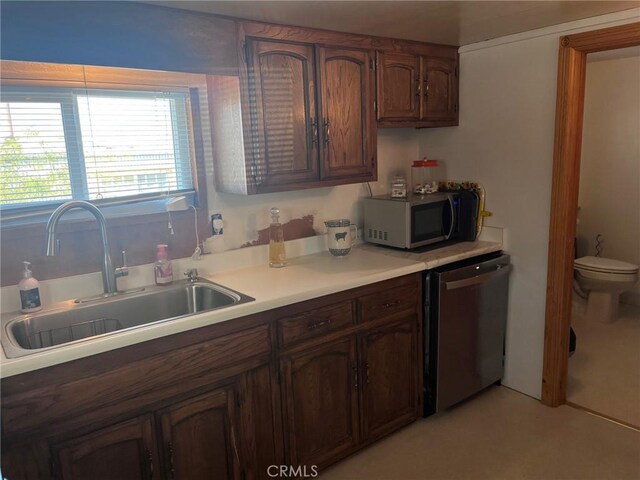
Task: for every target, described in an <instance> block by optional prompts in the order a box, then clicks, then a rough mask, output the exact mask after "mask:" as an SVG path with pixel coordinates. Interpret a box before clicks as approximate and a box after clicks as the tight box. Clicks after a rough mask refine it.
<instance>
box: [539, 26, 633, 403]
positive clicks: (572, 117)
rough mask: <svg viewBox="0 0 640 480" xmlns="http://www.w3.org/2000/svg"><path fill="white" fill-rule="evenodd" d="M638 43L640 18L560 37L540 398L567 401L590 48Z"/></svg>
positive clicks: (607, 48) (597, 49) (607, 47)
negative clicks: (637, 20)
mask: <svg viewBox="0 0 640 480" xmlns="http://www.w3.org/2000/svg"><path fill="white" fill-rule="evenodd" d="M636 45H640V23H632V24H627V25H622V26H618V27H611V28H605V29H600V30H594V31H591V32H585V33H579V34H575V35H568V36H565V37H562V38H561V39H560V51H559V56H558V93H557V99H556V122H555V124H556V127H555V144H554V160H553V182H552V191H551V220H550V226H549V255H548V272H547V302H546V314H545V335H544V363H543V373H542V402H543V403H544V404H545V405H548V406H552V407H557V406H559V405H562V404H564V403H565V402H566V397H567V376H568V375H567V374H568V358H569V331H570V319H571V301H572V285H573V261H574V239H575V236H576V217H577V210H578V189H579V178H580V155H581V145H582V119H583V118H582V117H583V110H584V93H585V77H586V57H587V54H588V53H594V52H599V51H605V50H614V49H619V48H626V47H632V46H636Z"/></svg>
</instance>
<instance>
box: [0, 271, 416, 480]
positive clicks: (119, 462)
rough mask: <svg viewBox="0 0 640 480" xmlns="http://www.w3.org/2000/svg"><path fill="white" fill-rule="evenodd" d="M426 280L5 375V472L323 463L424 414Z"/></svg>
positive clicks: (121, 477) (228, 475) (102, 473)
mask: <svg viewBox="0 0 640 480" xmlns="http://www.w3.org/2000/svg"><path fill="white" fill-rule="evenodd" d="M420 281H421V276H420V274H412V275H407V276H405V277H400V278H396V279H393V280H388V281H386V282H381V283H378V284H373V285H368V286H364V287H360V288H357V289H354V290H349V291H345V292H340V293H336V294H333V295H329V296H326V297H321V298H317V299H314V300H309V301H306V302H301V303H297V304H294V305H290V306H287V307H282V308H279V309H276V310H271V311H268V312H263V313H260V314H257V315H252V316H249V317H243V318H239V319H236V320H234V321H229V322H221V323H219V324H216V325H212V326H210V327H205V328H203V329H199V330H193V331H189V332H184V333H181V334H176V335H172V336H170V337H164V338H160V339H156V340H152V341H150V342H145V343H143V344H139V345H133V346H130V347H125V348H123V349H119V350H114V351H111V352H105V353H102V354H98V355H95V356H92V357H88V358H85V359H79V360H75V361H73V362H68V363H65V364H61V365H57V366H53V367H49V368H46V369H42V370H38V371H34V372H30V373H26V374H22V375H17V376H14V377H8V378H4V379H2V398H1V404H2V412H1V413H2V417H1V418H2V445H1V446H2V473H3V475H4V476H5V477H6V478H8V479H10V480H21V479H22V480H26V479H43V478H57V479H59V480H69V479H73V480H84V479H88V480H89V479H90V480H101V479H105V480H112V479H117V480H128V479H188V480H192V479H194V480H198V479H207V480H208V479H216V480H218V479H220V480H224V479H230V480H244V479H246V480H251V479H268V478H272V477H270V474H271V475H273V473H274V472H275V470H274V467H273V466H276V467H275V468H278V466H280V465H292V466H294V467H302V468H304V467H306V471H307V472H308V473H313V471H314V470H312V469H311V467H312V466H314V465H315V466H316V467H317V468H318V469H322V468H324V467H326V466H328V465H330V464H332V463H335V462H336V461H338V460H340V459H342V458H344V457H346V456H348V455H350V454H351V453H354V452H355V451H357V450H359V449H361V448H363V447H364V446H366V445H367V444H369V443H372V442H373V441H375V440H376V439H378V438H380V437H382V436H384V435H386V434H388V433H390V432H391V431H393V430H396V429H398V428H400V427H401V426H402V425H404V424H407V423H409V422H411V421H412V420H414V419H416V418H418V417H419V416H420V405H421V391H422V389H421V388H420V385H421V382H420V378H421V367H420V365H421V355H422V346H421V342H420V322H421V321H422V317H421V305H420V303H421V298H420V297H421V296H420V293H419V292H420V288H419V285H420ZM390 296H393V297H394V298H395V300H393V299H391V300H390V298H389V297H390ZM270 467H271V469H270Z"/></svg>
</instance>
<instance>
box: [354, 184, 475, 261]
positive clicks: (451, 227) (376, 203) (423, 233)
mask: <svg viewBox="0 0 640 480" xmlns="http://www.w3.org/2000/svg"><path fill="white" fill-rule="evenodd" d="M478 214H479V197H478V194H477V193H476V192H475V191H473V190H458V191H452V192H438V193H431V194H427V195H419V194H415V193H414V194H410V195H408V196H407V198H404V199H401V198H392V197H390V196H388V195H383V196H376V197H370V198H365V199H364V239H365V240H366V241H367V242H371V243H377V244H380V245H386V246H389V247H396V248H403V249H412V248H418V247H423V246H426V245H432V244H436V243H439V242H444V241H447V240H457V241H473V240H475V239H476V234H477V220H478Z"/></svg>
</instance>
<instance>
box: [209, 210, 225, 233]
mask: <svg viewBox="0 0 640 480" xmlns="http://www.w3.org/2000/svg"><path fill="white" fill-rule="evenodd" d="M223 227H224V222H223V221H222V214H221V213H214V214H213V215H211V235H213V236H215V235H222V233H223Z"/></svg>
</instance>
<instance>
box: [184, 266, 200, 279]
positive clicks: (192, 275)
mask: <svg viewBox="0 0 640 480" xmlns="http://www.w3.org/2000/svg"><path fill="white" fill-rule="evenodd" d="M184 275H185V277H187V281H188V282H189V283H195V282H197V281H198V269H197V268H190V269H189V270H187V271H186V272H184Z"/></svg>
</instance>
